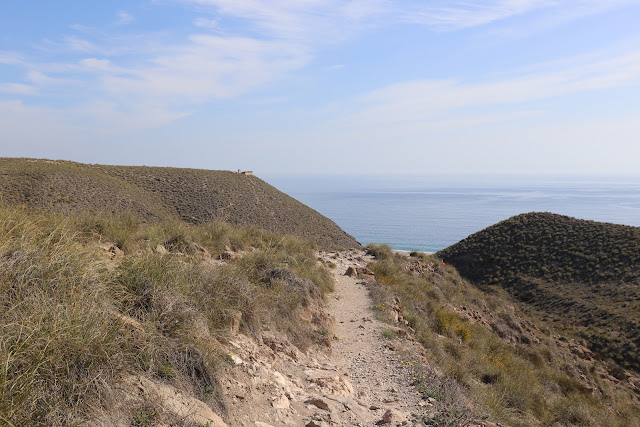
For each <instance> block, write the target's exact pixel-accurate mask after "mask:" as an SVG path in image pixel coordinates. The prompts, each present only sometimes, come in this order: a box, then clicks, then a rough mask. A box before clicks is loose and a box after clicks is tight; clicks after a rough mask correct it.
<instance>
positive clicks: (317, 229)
mask: <svg viewBox="0 0 640 427" xmlns="http://www.w3.org/2000/svg"><path fill="white" fill-rule="evenodd" d="M0 197H1V198H2V199H3V200H4V201H5V202H8V203H10V204H19V205H24V206H25V207H34V208H38V209H41V210H47V211H55V212H63V213H70V212H81V211H88V210H92V211H98V212H125V211H126V212H133V213H135V214H136V215H137V216H139V217H141V218H144V219H146V220H149V221H156V220H162V219H168V218H175V217H177V218H180V219H182V220H183V221H186V222H189V223H193V224H201V223H206V222H211V221H215V220H223V221H225V222H228V223H231V224H234V225H255V226H258V227H260V228H263V229H266V230H270V231H275V232H277V233H283V234H293V235H297V236H301V237H304V238H307V239H310V240H313V241H315V242H316V243H318V244H319V245H320V246H322V247H325V248H330V249H337V248H352V247H358V246H359V244H358V242H356V241H355V239H353V237H351V236H349V235H348V234H346V233H345V232H344V231H342V230H341V229H340V228H339V227H338V226H337V225H336V224H335V223H334V222H333V221H331V220H330V219H328V218H326V217H324V216H322V215H320V214H319V213H318V212H316V211H314V210H313V209H310V208H309V207H307V206H305V205H303V204H302V203H300V202H298V201H297V200H295V199H293V198H291V197H289V196H287V195H286V194H284V193H282V192H281V191H278V190H277V189H275V188H274V187H272V186H270V185H269V184H267V183H266V182H264V181H262V180H261V179H259V178H257V177H255V176H247V175H241V174H238V173H235V172H230V171H210V170H199V169H179V168H160V167H144V166H104V165H86V164H82V163H74V162H67V161H58V160H56V161H52V160H35V159H9V158H2V159H0Z"/></svg>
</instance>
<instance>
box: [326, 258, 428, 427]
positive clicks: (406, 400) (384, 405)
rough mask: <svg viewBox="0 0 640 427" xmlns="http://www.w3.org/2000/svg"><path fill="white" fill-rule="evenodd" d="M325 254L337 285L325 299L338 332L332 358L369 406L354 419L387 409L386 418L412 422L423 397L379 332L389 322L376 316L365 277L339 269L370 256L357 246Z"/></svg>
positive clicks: (378, 416)
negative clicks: (335, 254)
mask: <svg viewBox="0 0 640 427" xmlns="http://www.w3.org/2000/svg"><path fill="white" fill-rule="evenodd" d="M324 257H325V259H327V260H328V261H331V262H333V263H335V264H336V268H335V269H333V273H334V275H335V286H336V289H335V293H334V294H333V295H331V297H330V298H331V300H330V304H329V312H330V314H331V315H333V316H334V317H335V320H336V337H337V339H336V340H334V342H333V351H332V355H331V362H332V363H333V364H335V365H336V366H337V367H338V370H339V371H340V372H342V373H343V375H345V376H346V377H347V378H348V379H349V381H350V382H351V384H352V385H353V388H354V393H355V395H356V396H357V397H358V400H359V402H360V403H361V404H362V405H363V406H365V407H366V408H367V409H368V410H369V412H368V413H366V415H367V417H366V419H362V420H358V421H359V422H361V424H356V425H374V424H375V423H376V422H379V421H380V420H382V417H383V415H384V414H385V412H386V411H388V410H392V411H394V412H395V414H396V418H395V420H394V421H393V422H392V423H390V424H393V425H395V424H400V425H412V422H410V420H411V419H415V416H416V414H417V413H419V412H420V410H421V405H420V403H421V402H422V399H421V396H420V395H419V393H418V392H417V391H416V390H415V388H414V387H412V386H411V385H410V378H409V375H410V373H409V371H408V370H407V368H405V367H403V361H402V360H401V357H400V356H399V355H398V354H397V353H396V352H395V351H394V350H392V348H393V347H394V346H393V345H391V342H390V341H389V340H388V339H385V338H383V336H382V332H383V330H384V329H389V328H390V325H388V324H386V323H383V322H381V321H379V320H377V319H376V318H375V315H374V313H373V310H372V308H371V299H370V297H369V292H368V290H367V287H366V285H365V284H364V282H363V281H362V280H359V279H357V278H355V277H349V276H345V275H344V272H345V271H346V270H347V268H348V267H365V266H366V265H367V263H368V262H370V261H371V257H370V256H367V255H365V254H364V252H362V251H349V252H342V253H339V254H338V258H335V259H334V258H332V257H331V255H329V254H325V255H324ZM405 344H409V345H410V344H411V343H405ZM423 404H424V403H423ZM363 415H365V414H363ZM372 422H373V424H372ZM345 425H346V424H345Z"/></svg>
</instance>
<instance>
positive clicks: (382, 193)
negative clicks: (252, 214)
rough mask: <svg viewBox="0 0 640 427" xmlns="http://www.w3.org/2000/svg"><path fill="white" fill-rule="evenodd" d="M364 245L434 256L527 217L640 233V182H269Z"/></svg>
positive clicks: (588, 179) (453, 178) (447, 179)
mask: <svg viewBox="0 0 640 427" xmlns="http://www.w3.org/2000/svg"><path fill="white" fill-rule="evenodd" d="M264 179H265V180H266V181H267V182H269V183H270V184H272V185H273V186H275V187H276V188H278V189H279V190H282V191H284V192H285V193H287V194H289V195H291V196H292V197H294V198H296V199H298V200H299V201H301V202H302V203H305V204H306V205H308V206H310V207H312V208H313V209H315V210H317V211H318V212H320V213H322V214H323V215H325V216H327V217H329V218H331V219H332V220H333V221H335V222H336V223H337V224H338V225H339V226H340V227H341V228H342V229H344V230H345V231H346V232H347V233H349V234H351V235H352V236H354V237H355V238H356V239H357V240H358V241H359V242H360V243H362V244H366V243H370V242H374V243H388V244H389V245H390V246H391V247H393V248H394V249H404V250H421V251H428V252H435V251H438V250H440V249H444V248H446V247H447V246H449V245H451V244H453V243H456V242H458V241H460V240H461V239H463V238H465V237H467V236H468V235H470V234H472V233H474V232H476V231H479V230H481V229H483V228H485V227H488V226H490V225H492V224H495V223H497V222H499V221H502V220H504V219H507V218H509V217H511V216H513V215H517V214H520V213H525V212H534V211H536V212H553V213H558V214H563V215H569V216H573V217H576V218H581V219H590V220H596V221H603V222H612V223H616V224H626V225H634V226H640V176H636V177H575V176H574V177H548V176H547V177H523V176H500V177H490V176H476V177H474V176H463V177H460V176H432V177H429V176H418V177H415V176H414V177H406V176H405V177H398V176H394V177H381V176H371V177H362V176H359V177H353V176H267V177H264Z"/></svg>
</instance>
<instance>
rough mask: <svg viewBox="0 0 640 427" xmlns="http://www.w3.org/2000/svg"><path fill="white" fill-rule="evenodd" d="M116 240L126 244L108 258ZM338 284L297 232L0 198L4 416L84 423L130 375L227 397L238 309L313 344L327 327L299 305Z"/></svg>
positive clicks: (254, 321)
mask: <svg viewBox="0 0 640 427" xmlns="http://www.w3.org/2000/svg"><path fill="white" fill-rule="evenodd" d="M107 242H108V243H113V244H115V245H116V246H118V247H119V248H120V249H121V250H122V251H124V254H123V255H119V256H117V257H116V258H114V259H111V257H110V256H108V255H109V254H108V253H106V252H105V250H104V249H102V248H101V245H104V244H105V243H107ZM157 245H164V246H165V248H167V250H168V251H169V253H159V252H157V251H155V248H156V247H157ZM193 245H197V247H198V248H204V249H206V251H208V252H209V253H210V254H211V255H212V257H213V258H215V257H216V255H218V254H220V253H222V252H223V251H225V250H229V249H231V250H235V251H245V252H241V253H239V254H238V256H237V259H235V260H234V261H233V262H230V263H227V264H225V265H220V264H219V263H215V262H211V261H209V260H208V259H204V260H203V258H202V257H200V256H196V255H197V254H195V253H194V254H191V253H190V252H189V248H192V247H194V246H193ZM198 250H199V251H200V250H201V249H198ZM331 287H332V283H331V280H330V275H329V274H328V272H327V271H326V270H325V269H324V268H323V267H322V266H320V265H319V264H318V263H317V262H316V258H315V254H314V252H313V245H312V244H310V243H308V242H305V241H302V240H300V239H297V238H294V237H288V236H280V235H277V234H274V233H270V232H265V231H262V230H259V229H257V228H253V227H247V228H233V227H231V226H229V225H227V224H224V223H214V224H205V225H199V226H190V225H186V224H183V223H179V222H165V223H159V224H153V225H150V224H146V223H144V222H141V221H139V220H137V219H136V218H135V217H133V216H130V215H127V214H123V215H109V216H104V215H102V216H97V215H91V214H87V215H83V216H66V217H65V216H62V215H54V214H47V215H44V214H42V215H40V214H32V213H28V212H25V211H21V210H19V209H13V208H9V207H4V206H0V425H8V426H24V425H73V424H82V423H84V422H86V421H87V420H90V419H91V418H92V416H94V415H95V414H96V413H99V412H100V411H104V410H105V408H106V407H107V406H108V404H109V396H110V393H111V391H112V388H113V387H114V384H116V383H117V382H118V380H119V379H121V378H122V377H123V376H125V375H128V374H141V375H146V376H150V377H154V378H157V379H159V380H162V381H166V382H169V383H171V384H173V385H174V386H176V387H179V388H180V389H182V390H185V392H188V393H191V394H193V395H195V396H196V397H198V398H201V399H202V400H204V401H205V402H207V403H209V404H211V405H212V406H214V407H222V406H223V405H224V396H222V395H220V394H219V393H216V391H217V390H219V387H218V385H217V381H218V379H217V376H218V374H217V369H218V368H217V366H219V363H220V360H221V357H222V352H221V346H220V344H219V340H220V339H222V338H224V337H225V336H226V335H227V334H228V333H229V332H228V331H229V326H230V324H231V322H232V321H233V320H234V319H235V320H237V319H238V318H239V319H241V328H242V329H243V330H244V331H245V332H246V333H249V334H251V333H259V331H261V330H263V329H265V328H271V329H279V330H281V331H283V332H285V333H287V334H289V336H290V337H291V338H292V341H294V342H297V343H299V344H300V345H301V347H305V346H308V345H310V343H313V342H314V337H317V336H318V335H319V332H318V331H317V329H318V328H317V327H316V326H314V325H312V324H305V323H304V322H300V320H299V318H296V317H295V313H296V310H297V309H298V308H301V307H304V306H309V305H311V304H322V298H323V295H324V294H325V293H326V292H328V291H330V289H331ZM238 313H240V316H238Z"/></svg>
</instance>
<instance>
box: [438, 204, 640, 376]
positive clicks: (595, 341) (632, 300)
mask: <svg viewBox="0 0 640 427" xmlns="http://www.w3.org/2000/svg"><path fill="white" fill-rule="evenodd" d="M438 256H439V257H441V258H442V259H444V260H445V261H446V262H447V263H448V264H451V265H453V266H455V267H456V268H457V269H458V271H459V272H460V274H461V275H463V276H464V277H466V278H468V279H470V280H472V281H473V282H474V283H476V284H479V285H480V286H482V287H484V288H485V289H488V288H490V287H492V286H499V287H502V288H504V289H506V290H507V291H509V292H510V293H511V294H512V295H513V296H515V297H516V298H518V299H520V300H521V301H524V302H526V303H528V304H531V305H533V306H534V307H536V308H538V309H539V310H541V311H542V312H544V313H546V314H547V315H548V316H549V319H550V320H552V321H554V322H555V323H556V325H557V326H558V327H559V328H561V329H563V330H565V331H567V332H572V333H574V334H576V335H578V336H580V337H583V338H584V339H586V340H587V343H588V346H589V348H590V349H591V350H593V351H596V352H597V353H599V354H600V355H602V356H603V357H610V358H612V359H614V360H615V361H616V362H617V363H619V364H620V365H621V366H623V367H625V368H631V369H634V370H636V371H638V372H640V351H639V350H640V228H638V227H629V226H624V225H615V224H606V223H599V222H594V221H584V220H578V219H575V218H570V217H566V216H561V215H554V214H550V213H529V214H523V215H518V216H515V217H513V218H510V219H508V220H506V221H502V222H500V223H498V224H496V225H494V226H491V227H489V228H486V229H485V230H482V231H480V232H478V233H475V234H473V235H471V236H469V237H468V238H466V239H464V240H462V241H461V242H459V243H457V244H455V245H453V246H451V247H449V248H447V249H445V250H443V251H441V252H439V253H438Z"/></svg>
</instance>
